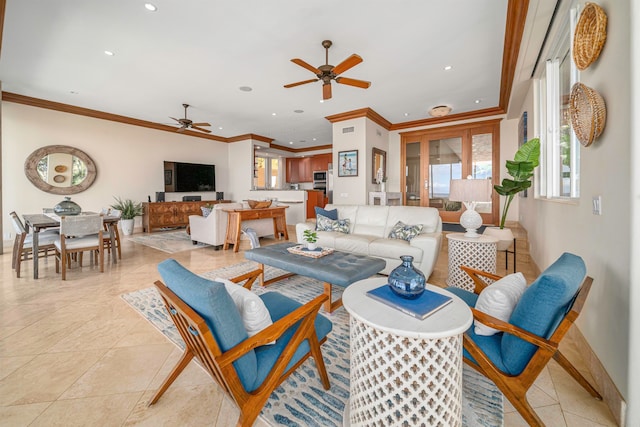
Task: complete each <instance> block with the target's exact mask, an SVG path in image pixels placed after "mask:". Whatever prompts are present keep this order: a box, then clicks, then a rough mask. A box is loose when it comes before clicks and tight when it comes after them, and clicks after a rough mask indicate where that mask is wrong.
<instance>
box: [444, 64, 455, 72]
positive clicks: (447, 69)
mask: <svg viewBox="0 0 640 427" xmlns="http://www.w3.org/2000/svg"><path fill="white" fill-rule="evenodd" d="M452 68H453V67H452V66H451V65H447V66H446V67H444V70H445V71H449V70H450V69H452Z"/></svg>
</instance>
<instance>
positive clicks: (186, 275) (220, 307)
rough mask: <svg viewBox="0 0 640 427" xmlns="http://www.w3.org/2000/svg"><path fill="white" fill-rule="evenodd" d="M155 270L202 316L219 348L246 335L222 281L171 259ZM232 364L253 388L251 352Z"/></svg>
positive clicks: (254, 363) (226, 347)
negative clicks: (214, 280) (192, 270)
mask: <svg viewBox="0 0 640 427" xmlns="http://www.w3.org/2000/svg"><path fill="white" fill-rule="evenodd" d="M158 271H159V272H160V276H162V280H163V281H164V283H165V284H166V285H167V287H168V288H169V289H171V290H172V291H173V292H174V293H175V294H176V295H177V296H178V297H179V298H180V299H181V300H183V301H184V302H185V303H186V304H187V305H189V307H191V308H192V309H193V310H195V312H196V313H198V314H199V315H200V317H202V318H203V319H204V321H205V322H206V323H207V326H208V327H209V329H210V330H211V333H212V334H213V336H214V338H215V340H216V341H217V343H218V345H219V346H220V350H221V351H223V352H225V351H227V350H229V349H231V348H232V347H234V346H236V345H237V344H239V343H241V342H242V341H244V340H246V339H247V338H249V335H247V331H246V330H245V329H244V325H243V323H242V318H241V317H240V313H239V312H238V309H237V308H236V306H235V304H234V302H233V300H232V299H231V296H230V295H229V293H228V292H227V290H226V289H225V286H224V285H223V284H222V283H219V282H213V281H211V280H207V279H205V278H203V277H200V276H198V275H196V274H194V273H192V272H191V271H189V270H187V269H186V268H184V267H183V266H182V265H180V264H179V263H178V262H177V261H176V260H175V259H167V260H165V261H162V262H161V263H160V264H158ZM233 366H234V368H235V369H236V372H237V373H238V377H239V378H240V382H241V383H242V385H243V387H244V388H245V389H247V390H253V389H254V382H255V378H256V375H257V373H258V367H257V360H256V354H255V352H254V351H249V352H248V353H247V354H245V355H244V356H242V357H241V358H239V359H238V360H236V361H235V362H233Z"/></svg>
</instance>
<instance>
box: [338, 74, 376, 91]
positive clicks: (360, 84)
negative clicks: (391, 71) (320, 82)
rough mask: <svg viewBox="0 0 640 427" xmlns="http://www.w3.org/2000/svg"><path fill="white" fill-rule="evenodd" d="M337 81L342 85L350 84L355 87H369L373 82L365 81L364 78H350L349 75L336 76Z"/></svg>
mask: <svg viewBox="0 0 640 427" xmlns="http://www.w3.org/2000/svg"><path fill="white" fill-rule="evenodd" d="M335 80H336V82H337V83H340V84H342V85H349V86H355V87H361V88H362V89H368V88H369V86H371V82H365V81H364V80H358V79H350V78H348V77H336V79H335Z"/></svg>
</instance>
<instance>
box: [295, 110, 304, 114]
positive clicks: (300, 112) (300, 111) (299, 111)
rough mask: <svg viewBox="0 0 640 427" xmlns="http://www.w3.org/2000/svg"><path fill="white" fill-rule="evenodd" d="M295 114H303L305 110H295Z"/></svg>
mask: <svg viewBox="0 0 640 427" xmlns="http://www.w3.org/2000/svg"><path fill="white" fill-rule="evenodd" d="M293 112H294V113H298V114H302V113H304V110H293Z"/></svg>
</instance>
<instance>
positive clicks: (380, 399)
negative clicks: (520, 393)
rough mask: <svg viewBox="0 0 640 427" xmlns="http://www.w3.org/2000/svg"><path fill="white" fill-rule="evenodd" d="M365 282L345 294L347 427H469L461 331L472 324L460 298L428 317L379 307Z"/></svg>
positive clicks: (373, 284) (372, 282)
mask: <svg viewBox="0 0 640 427" xmlns="http://www.w3.org/2000/svg"><path fill="white" fill-rule="evenodd" d="M386 283H387V279H386V278H375V279H366V280H361V281H359V282H356V283H354V284H352V285H350V286H348V287H347V288H346V289H345V291H344V293H343V294H342V302H343V305H344V308H345V309H346V310H347V312H348V313H349V315H350V338H351V340H350V341H351V374H350V398H349V404H348V405H347V408H345V415H346V416H347V417H348V419H345V420H344V422H343V425H350V426H351V427H356V426H372V425H385V426H395V425H405V424H404V423H405V421H406V425H421V424H424V425H430V426H436V425H446V426H460V425H462V334H463V333H464V331H466V330H467V329H468V328H469V326H470V325H471V323H472V321H473V316H472V314H471V310H470V309H469V307H468V306H467V304H465V303H464V302H463V301H462V300H461V299H460V298H458V297H457V296H455V295H453V294H451V293H450V292H447V291H445V290H444V289H442V288H439V287H437V286H433V285H429V284H428V285H427V289H429V290H432V291H434V292H439V293H443V294H446V295H448V296H451V297H452V298H453V302H452V303H451V304H449V305H447V306H445V307H443V308H442V309H440V310H438V311H437V312H435V313H434V314H432V315H431V316H429V317H427V318H426V319H424V320H418V319H416V318H414V317H412V316H410V315H407V314H404V313H402V312H401V311H399V310H397V309H395V308H393V307H389V306H387V305H385V304H383V303H381V302H378V301H376V300H374V299H372V298H371V297H368V296H367V295H366V293H367V291H369V290H371V289H374V288H377V287H379V286H383V285H386Z"/></svg>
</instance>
